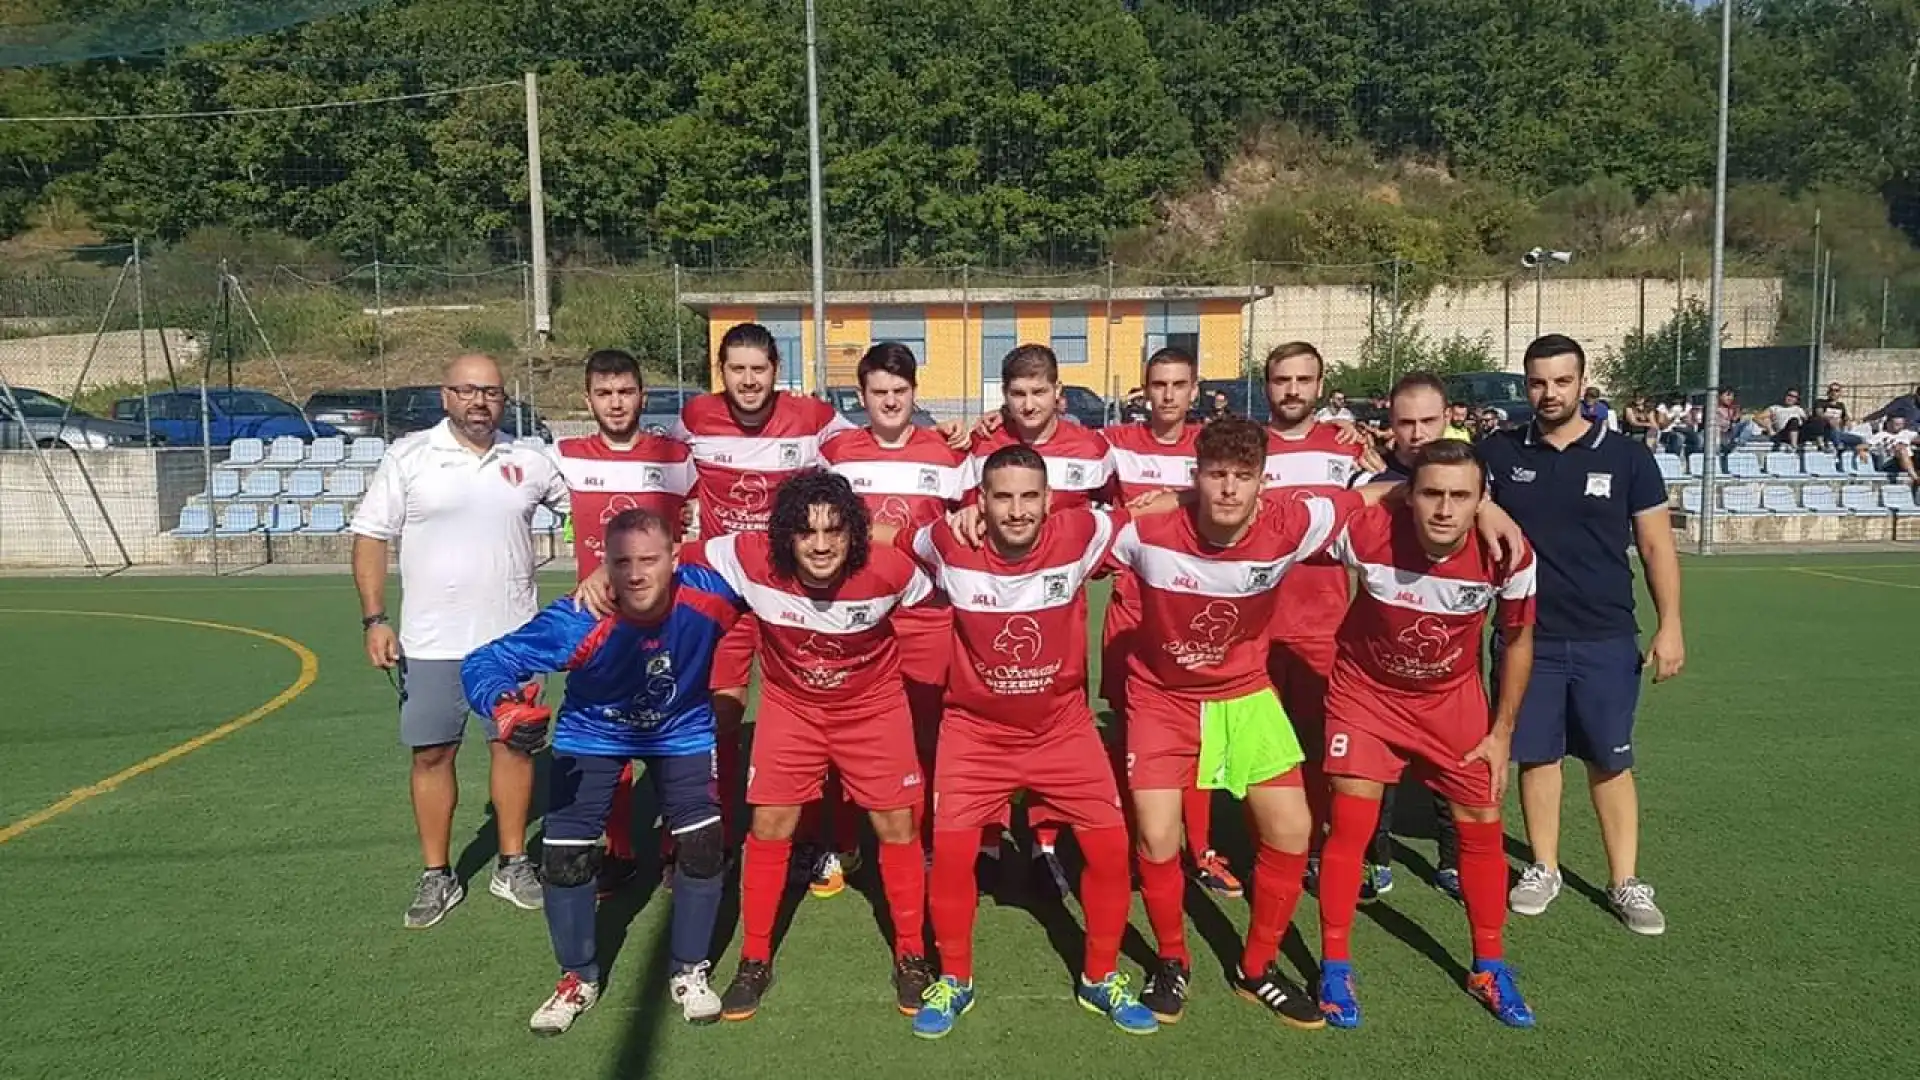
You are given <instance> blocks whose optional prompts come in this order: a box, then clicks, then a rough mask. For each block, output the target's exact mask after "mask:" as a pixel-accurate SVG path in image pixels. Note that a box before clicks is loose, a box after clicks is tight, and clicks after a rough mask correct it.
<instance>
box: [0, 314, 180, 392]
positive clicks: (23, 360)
mask: <svg viewBox="0 0 1920 1080" xmlns="http://www.w3.org/2000/svg"><path fill="white" fill-rule="evenodd" d="M163 338H164V341H163V340H162V339H163ZM89 350H92V351H93V361H92V363H88V362H87V353H88V351H89ZM169 357H171V358H172V361H173V369H174V372H175V373H176V374H177V375H178V376H179V377H180V379H181V380H182V382H187V381H191V382H193V383H194V384H195V385H196V386H197V385H199V381H200V359H201V356H200V342H199V341H198V340H196V339H195V338H194V337H193V335H191V334H189V333H188V332H187V331H185V330H148V331H147V332H146V367H145V370H144V375H145V378H144V379H143V378H142V375H143V371H142V368H141V362H140V331H138V330H113V331H109V332H107V333H105V334H102V335H100V338H99V346H98V348H96V347H95V345H94V336H93V335H92V334H47V335H42V336H40V337H21V338H8V339H4V340H0V375H4V376H6V379H7V381H8V382H10V383H12V384H13V385H15V386H31V387H33V388H34V389H35V390H42V391H45V392H46V393H49V394H52V395H54V396H55V397H69V396H71V395H72V394H73V392H74V380H76V379H78V378H80V372H81V369H82V368H83V367H84V368H85V369H86V379H85V381H84V382H82V383H81V387H80V388H81V390H83V391H85V390H92V389H95V388H97V387H102V386H116V385H136V386H137V385H142V384H144V383H145V382H147V381H153V382H158V381H160V380H163V379H165V378H166V377H167V360H168V358H169Z"/></svg>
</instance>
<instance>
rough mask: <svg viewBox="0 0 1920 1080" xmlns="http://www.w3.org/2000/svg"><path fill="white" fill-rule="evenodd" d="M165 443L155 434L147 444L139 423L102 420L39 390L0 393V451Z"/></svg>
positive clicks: (118, 446) (108, 448) (22, 388)
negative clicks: (8, 394)
mask: <svg viewBox="0 0 1920 1080" xmlns="http://www.w3.org/2000/svg"><path fill="white" fill-rule="evenodd" d="M15 402H18V403H19V408H18V410H16V409H15V408H14V403H15ZM63 417H64V419H62V418H63ZM165 443H166V439H164V438H162V437H161V435H160V433H159V432H157V431H156V432H154V433H153V440H152V442H151V443H149V442H148V440H147V432H146V429H145V428H143V427H141V426H140V425H139V424H127V423H122V422H121V421H118V420H103V419H101V418H100V417H98V416H94V415H91V414H89V413H84V412H81V411H80V410H78V409H75V408H72V407H71V406H69V405H68V404H67V403H66V402H65V401H62V400H61V399H59V398H57V397H54V396H53V395H52V394H47V393H42V392H41V391H39V390H31V389H28V388H27V387H24V386H16V387H14V388H13V397H12V398H11V399H9V398H8V397H7V396H6V395H5V394H4V393H0V449H5V450H24V449H26V448H27V447H29V446H33V445H35V444H38V445H40V446H42V447H45V448H46V449H49V450H52V449H56V448H59V447H62V446H64V447H67V448H69V449H73V450H110V449H116V448H120V447H132V446H148V445H152V446H161V445H164V444H165Z"/></svg>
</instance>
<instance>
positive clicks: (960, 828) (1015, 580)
mask: <svg viewBox="0 0 1920 1080" xmlns="http://www.w3.org/2000/svg"><path fill="white" fill-rule="evenodd" d="M1048 497H1049V491H1048V489H1047V466H1046V462H1045V461H1044V460H1043V459H1042V458H1041V457H1040V455H1039V453H1038V452H1036V451H1035V450H1034V449H1033V448H1031V447H1027V446H1006V447H1002V448H1000V449H999V450H996V451H994V452H993V453H992V454H991V455H989V456H988V458H987V460H986V463H985V464H984V466H983V467H982V469H981V483H980V502H979V506H980V513H981V516H982V517H983V519H984V525H985V540H986V542H985V543H984V544H979V545H977V546H976V545H974V544H972V543H971V542H969V541H963V540H962V539H960V538H959V537H957V536H956V535H955V533H954V530H953V529H952V528H951V527H950V526H949V525H948V524H947V523H946V522H944V521H941V522H937V523H935V524H931V525H927V526H924V527H922V528H921V529H920V530H918V531H917V532H916V533H914V534H913V536H912V538H911V544H912V549H913V552H914V554H915V556H916V557H917V558H918V559H919V560H920V561H921V563H922V565H924V566H926V567H928V568H930V569H931V571H932V573H933V576H934V580H935V583H936V586H937V588H938V589H939V590H940V591H941V592H942V593H944V594H945V595H946V597H947V598H948V600H949V601H950V603H951V604H952V606H953V612H954V616H953V624H954V626H953V635H952V640H953V643H954V646H955V650H954V661H953V664H952V668H951V671H952V681H951V683H950V685H949V686H948V690H947V700H946V712H945V716H944V718H943V720H942V725H941V726H942V730H941V737H940V746H939V751H938V753H939V758H938V762H937V764H936V766H935V769H934V774H933V775H934V821H933V880H932V883H931V888H930V890H929V894H930V895H929V900H930V903H931V905H932V909H933V930H934V938H935V940H936V941H937V943H938V944H939V946H940V967H941V971H942V975H941V978H940V981H939V982H937V983H935V984H933V986H932V987H931V988H930V989H928V991H927V993H926V997H925V1004H923V1005H922V1006H921V1007H920V1010H919V1013H918V1014H917V1015H916V1016H915V1017H914V1021H913V1031H914V1034H915V1035H918V1036H921V1037H922V1038H928V1039H937V1038H939V1037H941V1036H943V1035H945V1034H947V1032H949V1031H951V1030H953V1026H954V1024H955V1023H956V1022H957V1021H958V1020H959V1018H960V1016H961V1015H962V1014H963V1013H965V1012H966V1011H967V1010H968V1009H970V1008H972V1007H973V1001H974V989H973V917H974V909H975V906H976V904H977V903H978V901H977V899H976V895H975V889H974V881H973V869H974V854H975V848H976V846H977V841H978V839H979V837H980V832H981V830H982V828H984V827H986V826H989V825H993V824H997V823H998V822H999V821H1000V820H1001V818H1002V817H1003V815H1004V814H1005V812H1006V808H1007V804H1008V801H1009V799H1010V798H1011V797H1012V795H1013V793H1014V792H1015V791H1018V790H1021V789H1025V790H1026V791H1027V793H1028V794H1029V796H1030V797H1032V798H1034V799H1037V800H1040V801H1042V802H1044V803H1045V805H1046V806H1047V807H1048V810H1049V812H1050V813H1051V814H1053V815H1056V816H1057V817H1058V818H1059V819H1061V820H1065V821H1066V822H1068V823H1069V824H1071V825H1072V826H1073V828H1074V834H1075V837H1076V838H1077V839H1078V841H1079V844H1080V850H1081V853H1082V855H1083V856H1084V858H1085V861H1086V866H1085V872H1084V873H1083V874H1082V875H1081V878H1080V899H1081V907H1082V910H1084V911H1085V913H1086V920H1087V935H1086V953H1085V959H1084V963H1083V964H1082V966H1081V972H1080V980H1079V984H1078V989H1077V996H1078V999H1079V1001H1080V1003H1081V1005H1082V1006H1083V1007H1085V1008H1087V1009H1088V1010H1090V1011H1093V1012H1097V1013H1101V1014H1103V1015H1105V1016H1106V1017H1108V1018H1109V1019H1110V1020H1111V1021H1112V1022H1113V1023H1114V1025H1115V1026H1117V1027H1119V1028H1120V1030H1122V1031H1125V1032H1129V1033H1132V1034H1150V1033H1152V1032H1154V1031H1157V1030H1158V1029H1159V1026H1160V1025H1159V1023H1158V1021H1156V1020H1155V1019H1154V1016H1153V1014H1152V1013H1151V1012H1149V1011H1148V1010H1147V1009H1146V1008H1145V1007H1144V1006H1142V1005H1141V1004H1140V1002H1139V1000H1138V999H1137V998H1135V996H1134V995H1133V993H1132V992H1131V990H1130V989H1129V980H1128V978H1127V976H1125V975H1124V974H1121V973H1120V971H1119V966H1118V964H1119V958H1120V940H1121V938H1122V937H1123V936H1124V935H1125V933H1126V928H1127V908H1128V906H1129V904H1130V903H1131V893H1130V890H1129V889H1128V887H1127V827H1126V818H1125V816H1124V815H1123V814H1122V813H1121V806H1120V795H1119V789H1118V788H1117V786H1116V784H1115V779H1114V775H1113V771H1112V770H1111V769H1110V768H1109V767H1108V765H1107V763H1106V762H1105V760H1104V755H1103V754H1102V752H1101V745H1100V736H1099V733H1098V731H1097V730H1096V728H1095V726H1094V719H1093V713H1092V711H1091V710H1090V709H1089V708H1088V707H1087V616H1086V608H1085V606H1084V604H1083V603H1082V602H1081V590H1082V586H1083V585H1084V584H1085V582H1086V580H1087V579H1088V577H1090V576H1091V575H1092V574H1093V573H1094V572H1095V571H1096V570H1098V569H1099V568H1100V567H1101V564H1102V562H1103V561H1104V560H1105V558H1106V556H1107V552H1108V549H1109V548H1110V547H1111V546H1112V543H1113V536H1114V524H1113V521H1112V519H1111V518H1110V517H1109V516H1108V515H1107V514H1106V513H1105V512H1104V511H1099V510H1093V509H1089V508H1085V507H1076V508H1072V509H1066V510H1055V511H1053V512H1051V513H1049V511H1048V509H1047V501H1048Z"/></svg>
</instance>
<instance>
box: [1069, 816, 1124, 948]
mask: <svg viewBox="0 0 1920 1080" xmlns="http://www.w3.org/2000/svg"><path fill="white" fill-rule="evenodd" d="M1074 839H1076V840H1077V841H1079V844H1080V857H1081V859H1082V860H1083V861H1084V862H1085V864H1086V865H1085V866H1084V867H1083V868H1082V869H1081V871H1080V910H1081V911H1082V912H1084V913H1086V917H1087V952H1086V958H1085V966H1084V967H1083V969H1082V971H1081V974H1082V975H1085V976H1086V979H1087V981H1088V982H1094V983H1097V982H1099V981H1100V980H1102V979H1104V978H1106V977H1107V976H1109V975H1111V974H1113V973H1114V972H1115V971H1118V970H1119V968H1120V939H1121V938H1123V937H1125V936H1126V935H1127V909H1128V908H1129V907H1131V906H1132V905H1133V891H1132V890H1131V889H1130V888H1128V884H1127V830H1126V826H1124V825H1112V826H1108V827H1107V828H1104V829H1080V830H1078V831H1076V832H1075V833H1074Z"/></svg>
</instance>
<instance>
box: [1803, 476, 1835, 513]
mask: <svg viewBox="0 0 1920 1080" xmlns="http://www.w3.org/2000/svg"><path fill="white" fill-rule="evenodd" d="M1800 506H1801V508H1802V509H1804V510H1806V512H1807V513H1809V514H1819V515H1820V516H1822V517H1831V516H1833V515H1836V514H1845V513H1846V510H1844V509H1842V508H1841V506H1840V500H1839V498H1838V497H1837V496H1836V495H1834V493H1833V489H1832V488H1831V487H1828V486H1827V485H1825V484H1808V485H1807V486H1805V487H1803V488H1801V489H1800Z"/></svg>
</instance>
